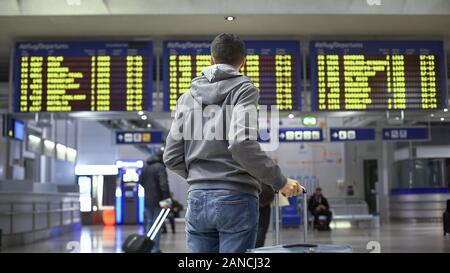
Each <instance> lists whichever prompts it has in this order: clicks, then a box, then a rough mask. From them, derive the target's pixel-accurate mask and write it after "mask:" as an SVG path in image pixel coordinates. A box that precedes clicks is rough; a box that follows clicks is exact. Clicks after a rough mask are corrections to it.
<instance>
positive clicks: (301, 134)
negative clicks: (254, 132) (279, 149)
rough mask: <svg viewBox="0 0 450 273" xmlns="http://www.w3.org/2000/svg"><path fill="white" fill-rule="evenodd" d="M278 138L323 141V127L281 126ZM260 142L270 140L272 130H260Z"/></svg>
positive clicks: (286, 140)
mask: <svg viewBox="0 0 450 273" xmlns="http://www.w3.org/2000/svg"><path fill="white" fill-rule="evenodd" d="M278 140H279V142H321V141H323V132H322V129H321V128H280V129H279V130H278ZM258 142H261V143H268V142H270V132H268V131H260V132H258Z"/></svg>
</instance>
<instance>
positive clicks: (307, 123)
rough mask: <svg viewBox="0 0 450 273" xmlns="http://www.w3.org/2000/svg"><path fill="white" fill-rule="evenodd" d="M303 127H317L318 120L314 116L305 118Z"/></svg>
mask: <svg viewBox="0 0 450 273" xmlns="http://www.w3.org/2000/svg"><path fill="white" fill-rule="evenodd" d="M303 125H305V126H316V125H317V118H316V117H313V116H307V117H304V118H303Z"/></svg>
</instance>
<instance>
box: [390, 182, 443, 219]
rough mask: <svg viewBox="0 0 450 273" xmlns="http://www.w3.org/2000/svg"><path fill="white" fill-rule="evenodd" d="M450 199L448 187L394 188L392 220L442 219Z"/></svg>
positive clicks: (391, 208)
mask: <svg viewBox="0 0 450 273" xmlns="http://www.w3.org/2000/svg"><path fill="white" fill-rule="evenodd" d="M449 199H450V193H449V192H448V189H445V188H442V189H440V188H438V189H411V190H403V189H401V190H400V189H394V190H392V191H391V196H390V215H391V219H392V220H403V221H411V220H412V221H441V220H442V213H443V212H444V211H445V209H446V204H447V200H449Z"/></svg>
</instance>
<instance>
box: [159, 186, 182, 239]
mask: <svg viewBox="0 0 450 273" xmlns="http://www.w3.org/2000/svg"><path fill="white" fill-rule="evenodd" d="M170 198H172V205H171V206H170V213H169V215H167V219H169V223H170V227H171V228H172V233H176V228H175V218H178V217H180V211H182V210H183V205H182V204H180V202H178V201H177V200H175V199H173V192H171V193H170ZM162 233H167V227H166V224H165V223H164V224H163V228H162Z"/></svg>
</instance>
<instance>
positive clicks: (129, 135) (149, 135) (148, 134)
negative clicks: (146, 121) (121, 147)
mask: <svg viewBox="0 0 450 273" xmlns="http://www.w3.org/2000/svg"><path fill="white" fill-rule="evenodd" d="M162 143H164V139H163V133H162V132H160V131H121V132H116V144H162Z"/></svg>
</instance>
